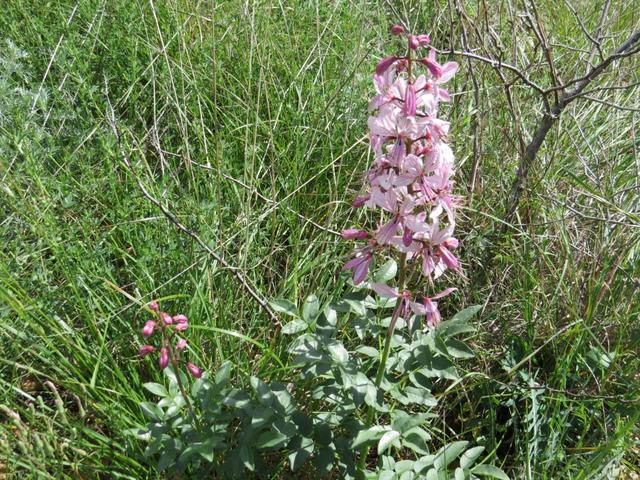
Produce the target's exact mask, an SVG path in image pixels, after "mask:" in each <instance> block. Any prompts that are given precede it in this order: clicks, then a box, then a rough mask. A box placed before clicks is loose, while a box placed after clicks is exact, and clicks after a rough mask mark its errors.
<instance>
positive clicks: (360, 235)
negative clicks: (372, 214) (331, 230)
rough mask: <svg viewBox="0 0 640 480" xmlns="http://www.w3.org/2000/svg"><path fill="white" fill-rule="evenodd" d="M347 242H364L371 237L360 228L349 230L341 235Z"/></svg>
mask: <svg viewBox="0 0 640 480" xmlns="http://www.w3.org/2000/svg"><path fill="white" fill-rule="evenodd" d="M340 235H341V236H342V238H344V239H345V240H364V239H365V238H368V237H369V233H367V232H365V231H364V230H360V229H358V228H348V229H346V230H343V231H342V233H340Z"/></svg>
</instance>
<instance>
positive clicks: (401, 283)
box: [358, 253, 407, 473]
mask: <svg viewBox="0 0 640 480" xmlns="http://www.w3.org/2000/svg"><path fill="white" fill-rule="evenodd" d="M406 273H407V254H406V253H403V254H402V256H401V257H400V272H399V277H398V290H399V291H400V292H401V291H403V290H404V287H405V282H406ZM403 301H404V300H403V299H401V298H399V299H398V304H397V305H396V309H395V310H394V311H393V315H392V316H391V322H390V323H389V328H388V330H387V337H386V339H385V343H384V349H383V350H382V356H381V357H380V364H379V365H378V371H377V373H376V381H375V386H376V390H377V389H379V388H380V385H381V384H382V379H383V378H384V372H385V370H386V368H385V367H386V364H387V360H388V359H389V352H390V351H391V339H392V338H393V331H394V330H395V327H396V323H397V322H398V318H399V317H400V312H401V311H402V305H403ZM374 415H375V410H374V408H373V407H372V406H371V405H369V408H368V409H367V419H366V421H365V429H366V428H369V427H370V426H371V423H372V422H373V416H374ZM368 456H369V445H365V446H363V447H362V448H361V449H360V458H359V459H358V472H359V473H364V468H365V463H366V461H367V457H368Z"/></svg>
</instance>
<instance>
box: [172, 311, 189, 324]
mask: <svg viewBox="0 0 640 480" xmlns="http://www.w3.org/2000/svg"><path fill="white" fill-rule="evenodd" d="M173 321H174V323H187V322H188V321H189V319H188V318H187V316H186V315H182V314H181V313H180V314H178V315H174V316H173Z"/></svg>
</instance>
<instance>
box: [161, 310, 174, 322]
mask: <svg viewBox="0 0 640 480" xmlns="http://www.w3.org/2000/svg"><path fill="white" fill-rule="evenodd" d="M160 318H162V321H163V322H164V324H165V325H171V324H172V323H173V320H172V319H171V315H169V314H168V313H167V312H162V313H161V314H160Z"/></svg>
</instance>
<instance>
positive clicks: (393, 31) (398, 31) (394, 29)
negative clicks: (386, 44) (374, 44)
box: [389, 24, 406, 35]
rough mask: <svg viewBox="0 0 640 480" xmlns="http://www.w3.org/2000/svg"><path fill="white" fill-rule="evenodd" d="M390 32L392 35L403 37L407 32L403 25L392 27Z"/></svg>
mask: <svg viewBox="0 0 640 480" xmlns="http://www.w3.org/2000/svg"><path fill="white" fill-rule="evenodd" d="M389 31H390V32H391V35H402V34H403V33H404V32H405V31H406V30H405V29H404V27H403V26H402V25H398V24H396V25H391V28H390V29H389Z"/></svg>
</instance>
